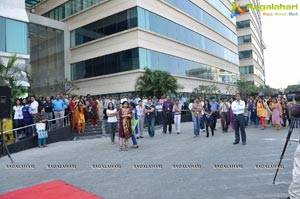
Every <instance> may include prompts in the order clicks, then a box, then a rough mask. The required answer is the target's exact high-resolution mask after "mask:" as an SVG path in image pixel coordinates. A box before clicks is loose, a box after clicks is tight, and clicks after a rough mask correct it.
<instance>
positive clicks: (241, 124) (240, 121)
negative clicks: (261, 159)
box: [231, 93, 246, 145]
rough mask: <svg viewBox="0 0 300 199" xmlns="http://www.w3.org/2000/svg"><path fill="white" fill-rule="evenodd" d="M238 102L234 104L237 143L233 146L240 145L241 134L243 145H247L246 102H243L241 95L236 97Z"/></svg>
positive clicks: (238, 94)
mask: <svg viewBox="0 0 300 199" xmlns="http://www.w3.org/2000/svg"><path fill="white" fill-rule="evenodd" d="M235 98H236V100H235V101H233V102H232V105H231V107H232V111H233V120H234V127H235V129H234V130H235V141H234V142H233V144H238V143H239V142H240V132H241V137H242V144H243V145H246V131H245V119H244V109H245V102H244V101H243V100H241V95H240V93H237V94H236V95H235Z"/></svg>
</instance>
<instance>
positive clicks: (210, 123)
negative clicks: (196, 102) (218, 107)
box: [203, 99, 214, 137]
mask: <svg viewBox="0 0 300 199" xmlns="http://www.w3.org/2000/svg"><path fill="white" fill-rule="evenodd" d="M203 109H204V114H205V126H206V137H209V130H208V127H210V130H211V135H212V136H214V118H213V107H211V105H210V103H209V101H208V99H206V100H205V101H204V106H203Z"/></svg>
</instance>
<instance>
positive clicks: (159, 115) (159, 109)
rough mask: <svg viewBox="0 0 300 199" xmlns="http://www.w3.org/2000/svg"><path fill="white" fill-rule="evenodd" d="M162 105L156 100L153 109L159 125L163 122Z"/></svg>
mask: <svg viewBox="0 0 300 199" xmlns="http://www.w3.org/2000/svg"><path fill="white" fill-rule="evenodd" d="M162 108H163V106H162V104H161V101H158V102H157V104H156V105H155V109H156V114H157V124H158V125H159V126H161V125H163V123H164V121H163V120H164V118H163V109H162Z"/></svg>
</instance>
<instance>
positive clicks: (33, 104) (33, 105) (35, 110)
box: [30, 96, 39, 123]
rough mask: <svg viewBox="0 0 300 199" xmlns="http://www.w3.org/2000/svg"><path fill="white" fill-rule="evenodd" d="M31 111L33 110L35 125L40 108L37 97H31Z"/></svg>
mask: <svg viewBox="0 0 300 199" xmlns="http://www.w3.org/2000/svg"><path fill="white" fill-rule="evenodd" d="M30 107H31V110H32V113H31V114H32V118H33V123H35V122H36V115H37V114H38V108H39V103H38V102H37V101H36V100H35V96H31V104H30Z"/></svg>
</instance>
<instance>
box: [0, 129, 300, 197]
mask: <svg viewBox="0 0 300 199" xmlns="http://www.w3.org/2000/svg"><path fill="white" fill-rule="evenodd" d="M287 131H288V129H287V128H283V129H281V130H279V131H276V130H274V129H273V128H268V129H266V130H264V131H262V130H260V128H255V127H249V128H247V129H246V132H247V145H246V146H243V145H241V144H239V145H233V144H232V142H233V141H234V133H233V132H229V133H222V132H221V129H220V128H219V129H218V130H217V132H216V133H215V136H214V137H209V138H206V137H205V134H203V133H202V134H201V136H200V137H199V138H196V139H195V138H193V125H192V123H183V124H182V133H181V134H180V135H176V134H167V135H163V134H162V133H161V129H158V130H156V136H155V138H153V139H151V138H149V137H148V136H145V138H144V139H142V140H141V139H140V140H138V141H139V145H140V148H138V149H130V150H129V151H122V152H119V151H118V146H117V145H112V144H111V143H110V139H109V138H101V139H86V140H77V141H66V142H59V143H54V144H50V145H49V147H48V148H42V149H39V148H35V149H31V150H26V151H22V152H19V153H16V154H13V155H12V156H13V159H14V160H15V162H16V166H17V167H34V168H33V169H31V168H27V169H18V168H12V167H15V166H12V165H11V164H10V161H9V159H8V158H7V157H4V158H1V159H0V171H1V181H0V194H1V193H5V192H7V191H12V190H16V189H20V188H22V187H27V186H31V185H35V184H39V183H42V182H48V181H51V180H57V179H58V180H63V181H65V182H67V183H70V184H72V185H75V186H78V187H80V188H82V189H84V190H86V191H88V192H91V193H94V194H96V195H99V196H101V197H104V198H105V199H120V198H128V199H143V198H144V199H152V198H153V199H160V198H163V199H183V198H186V199H199V198H212V199H220V198H222V199H237V198H242V199H248V198H249V199H262V198H266V199H276V198H282V199H283V198H286V197H287V189H288V186H289V183H290V181H291V177H292V161H293V153H294V151H295V149H296V146H297V143H292V144H291V145H288V148H287V152H286V155H285V159H284V160H283V167H284V168H282V169H281V170H280V171H279V174H278V178H277V183H276V185H273V184H272V180H273V177H274V174H275V170H276V169H274V168H272V167H273V166H274V165H276V164H277V163H278V161H279V157H280V154H281V151H282V147H283V145H284V142H285V138H286V135H287ZM145 134H146V133H145ZM292 137H294V138H298V137H299V129H294V132H293V136H292ZM61 167H64V168H61ZM75 167H76V168H75ZM268 167H271V168H268Z"/></svg>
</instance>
